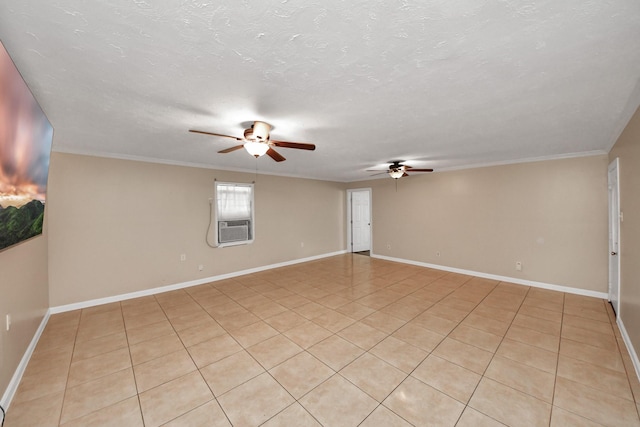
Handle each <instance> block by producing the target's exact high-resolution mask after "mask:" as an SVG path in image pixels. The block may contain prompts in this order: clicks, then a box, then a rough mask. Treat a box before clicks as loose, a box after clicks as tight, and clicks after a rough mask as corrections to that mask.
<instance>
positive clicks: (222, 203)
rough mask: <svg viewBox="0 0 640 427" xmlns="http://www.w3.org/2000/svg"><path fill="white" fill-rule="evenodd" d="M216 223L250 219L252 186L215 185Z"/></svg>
mask: <svg viewBox="0 0 640 427" xmlns="http://www.w3.org/2000/svg"><path fill="white" fill-rule="evenodd" d="M216 199H217V200H216V203H217V208H218V209H217V213H218V221H233V220H237V219H251V218H252V217H253V215H252V212H251V202H252V200H253V185H252V184H225V183H218V184H216Z"/></svg>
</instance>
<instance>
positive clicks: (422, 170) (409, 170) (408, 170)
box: [407, 168, 433, 172]
mask: <svg viewBox="0 0 640 427" xmlns="http://www.w3.org/2000/svg"><path fill="white" fill-rule="evenodd" d="M407 172H433V169H414V168H411V169H407Z"/></svg>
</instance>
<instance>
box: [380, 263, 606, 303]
mask: <svg viewBox="0 0 640 427" xmlns="http://www.w3.org/2000/svg"><path fill="white" fill-rule="evenodd" d="M371 257H372V258H379V259H384V260H387V261H393V262H400V263H403V264H410V265H416V266H418V267H427V268H433V269H434V270H442V271H448V272H451V273H460V274H466V275H469V276H476V277H482V278H484V279H492V280H499V281H501V282H509V283H516V284H518V285H525V286H533V287H534V288H542V289H550V290H552V291H559V292H566V293H568V294H576V295H584V296H588V297H595V298H601V299H608V298H609V295H608V294H607V293H606V292H597V291H589V290H586V289H578V288H572V287H569V286H561V285H554V284H551V283H543V282H535V281H533V280H524V279H518V278H517V277H508V276H498V275H496V274H488V273H483V272H480V271H472V270H464V269H462V268H454V267H447V266H444V265H438V264H429V263H426V262H420V261H412V260H407V259H402V258H393V257H388V256H384V255H376V254H373V253H372V254H371Z"/></svg>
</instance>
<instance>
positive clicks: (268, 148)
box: [189, 121, 316, 162]
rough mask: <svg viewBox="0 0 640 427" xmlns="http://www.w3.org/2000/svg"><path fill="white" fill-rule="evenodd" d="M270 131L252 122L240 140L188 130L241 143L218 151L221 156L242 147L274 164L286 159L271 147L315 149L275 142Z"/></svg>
mask: <svg viewBox="0 0 640 427" xmlns="http://www.w3.org/2000/svg"><path fill="white" fill-rule="evenodd" d="M271 129H272V126H271V125H270V124H269V123H266V122H261V121H255V122H253V124H252V125H251V127H250V128H249V129H245V131H244V137H242V138H240V137H237V136H231V135H223V134H220V133H213V132H205V131H202V130H195V129H189V132H193V133H201V134H203V135H213V136H221V137H223V138H231V139H235V140H237V141H240V142H242V144H240V145H236V146H234V147H230V148H227V149H224V150H220V151H218V153H221V154H226V153H231V152H232V151H236V150H239V149H241V148H243V147H244V148H245V149H246V150H247V152H248V153H249V154H251V155H252V156H254V157H256V158H258V157H260V156H262V155H264V154H266V155H267V156H269V157H271V158H272V159H273V160H275V161H276V162H282V161H284V160H286V159H285V158H284V157H283V156H282V155H281V154H280V153H278V152H277V151H276V150H274V149H273V147H282V148H296V149H298V150H310V151H313V150H315V149H316V146H315V145H314V144H307V143H304V142H286V141H275V140H273V139H271V138H270V135H269V132H270V131H271Z"/></svg>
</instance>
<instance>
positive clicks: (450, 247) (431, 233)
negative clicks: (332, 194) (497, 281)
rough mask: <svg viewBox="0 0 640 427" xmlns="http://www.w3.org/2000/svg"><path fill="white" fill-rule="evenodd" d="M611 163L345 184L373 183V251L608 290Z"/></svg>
mask: <svg viewBox="0 0 640 427" xmlns="http://www.w3.org/2000/svg"><path fill="white" fill-rule="evenodd" d="M607 164H608V159H607V156H606V155H601V156H592V157H582V158H573V159H563V160H553V161H543V162H532V163H521V164H514V165H506V166H494V167H484V168H476V169H467V170H460V171H450V172H436V173H432V174H422V175H418V174H414V175H413V176H410V177H408V178H403V179H400V180H399V181H398V182H397V183H396V182H395V181H394V180H392V179H389V178H385V179H378V180H373V181H364V182H357V183H351V184H350V185H349V187H350V188H361V187H371V188H372V189H373V195H372V197H373V218H372V219H373V222H372V224H373V251H374V253H375V254H379V255H386V256H391V257H397V258H402V259H407V260H413V261H419V262H425V263H432V264H438V265H443V266H448V267H454V268H461V269H466V270H472V271H478V272H483V273H489V274H496V275H502V276H508V277H515V278H519V279H523V280H533V281H538V282H544V283H549V284H555V285H562V286H569V287H574V288H580V289H587V290H592V291H599V292H606V291H607V280H608V279H607V277H608V273H607ZM396 184H397V188H396ZM387 245H391V249H388V246H387ZM438 251H439V252H440V253H441V255H440V257H437V256H436V252H438ZM516 261H521V262H522V263H523V270H522V271H516V270H515V263H516Z"/></svg>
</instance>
